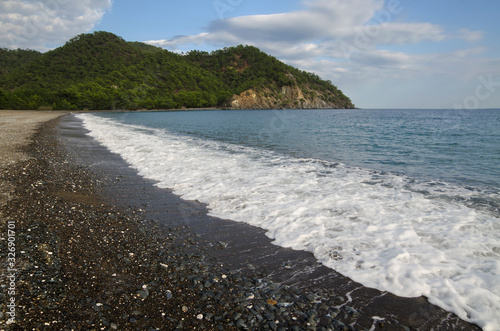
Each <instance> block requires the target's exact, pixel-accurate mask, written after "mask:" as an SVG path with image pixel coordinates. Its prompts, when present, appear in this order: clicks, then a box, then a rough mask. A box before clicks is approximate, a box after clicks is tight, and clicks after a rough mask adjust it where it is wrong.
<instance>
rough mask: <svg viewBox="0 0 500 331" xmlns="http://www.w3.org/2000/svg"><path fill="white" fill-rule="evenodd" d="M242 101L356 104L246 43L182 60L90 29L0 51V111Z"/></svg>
mask: <svg viewBox="0 0 500 331" xmlns="http://www.w3.org/2000/svg"><path fill="white" fill-rule="evenodd" d="M249 96H252V97H253V98H251V100H250V102H249V103H248V102H246V101H248V98H249ZM244 100H246V101H244ZM245 102H246V104H247V106H248V107H246V108H312V107H314V106H315V105H316V106H317V105H319V106H321V107H320V108H353V107H354V106H353V105H352V103H351V101H350V99H349V98H347V97H346V96H345V95H344V94H343V93H342V92H341V91H340V90H338V89H337V88H336V87H335V86H334V85H333V84H331V82H329V81H324V80H321V79H320V78H319V77H318V76H316V75H314V74H310V73H307V72H304V71H300V70H298V69H296V68H293V67H291V66H288V65H286V64H284V63H282V62H280V61H279V60H277V59H276V58H274V57H272V56H269V55H267V54H265V53H263V52H261V51H260V50H259V49H257V48H255V47H251V46H237V47H231V48H225V49H223V50H217V51H214V52H212V53H206V52H199V51H192V52H190V53H188V54H186V55H179V54H176V53H172V52H169V51H166V50H164V49H161V48H158V47H154V46H151V45H147V44H143V43H139V42H126V41H125V40H123V39H122V38H120V37H118V36H116V35H114V34H111V33H108V32H95V33H92V34H82V35H79V36H77V37H75V38H73V39H71V40H69V41H68V42H67V43H66V44H65V45H64V46H62V47H59V48H57V49H55V50H52V51H49V52H47V53H43V54H42V53H39V52H36V51H31V50H6V49H0V109H56V110H57V109H65V110H76V109H89V110H107V109H130V110H135V109H173V108H183V107H187V108H202V107H226V108H245Z"/></svg>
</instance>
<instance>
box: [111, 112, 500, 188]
mask: <svg viewBox="0 0 500 331" xmlns="http://www.w3.org/2000/svg"><path fill="white" fill-rule="evenodd" d="M105 116H106V117H109V118H114V119H117V120H119V121H122V122H123V123H128V124H135V125H145V126H148V127H152V128H167V129H168V130H169V131H170V132H173V133H176V134H181V135H189V136H195V137H199V138H202V139H210V140H215V141H221V142H227V143H232V144H237V145H243V146H249V147H255V148H263V149H268V150H272V151H275V152H278V153H282V154H285V155H289V156H293V157H301V158H316V159H318V160H325V161H331V162H341V163H344V164H346V165H349V166H358V167H366V168H369V169H375V170H381V171H390V172H395V173H401V174H405V175H408V176H412V177H415V178H419V179H428V180H432V179H434V180H444V181H449V182H453V183H461V184H463V185H474V186H475V185H486V186H492V187H497V188H498V187H500V110H498V109H497V110H471V111H458V110H274V111H268V110H251V111H213V110H211V111H190V112H168V113H163V112H160V113H158V112H150V113H140V114H130V113H125V114H121V113H118V114H108V115H105Z"/></svg>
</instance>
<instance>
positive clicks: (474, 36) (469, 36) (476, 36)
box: [458, 29, 484, 41]
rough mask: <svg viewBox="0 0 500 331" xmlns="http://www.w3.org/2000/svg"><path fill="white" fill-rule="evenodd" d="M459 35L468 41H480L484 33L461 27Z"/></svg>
mask: <svg viewBox="0 0 500 331" xmlns="http://www.w3.org/2000/svg"><path fill="white" fill-rule="evenodd" d="M458 32H459V36H460V38H461V39H464V40H466V41H479V40H482V39H483V37H484V35H483V32H482V31H472V30H469V29H460V30H459V31H458Z"/></svg>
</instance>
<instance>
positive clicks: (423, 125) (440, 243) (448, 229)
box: [79, 110, 500, 330]
mask: <svg viewBox="0 0 500 331" xmlns="http://www.w3.org/2000/svg"><path fill="white" fill-rule="evenodd" d="M79 117H80V118H81V119H83V121H84V125H85V127H86V128H87V129H88V130H89V131H90V135H91V136H93V137H94V138H95V139H97V140H98V141H100V142H101V143H102V144H103V145H105V146H107V147H108V148H109V149H110V150H111V151H113V152H116V153H118V154H120V155H121V156H122V157H123V158H124V159H125V161H126V162H128V163H129V164H130V165H131V166H132V167H134V168H136V169H138V171H139V174H140V175H142V176H144V177H147V178H150V179H153V180H156V181H157V183H158V184H157V185H158V186H159V187H164V188H171V189H173V190H174V192H175V193H177V194H179V195H181V196H182V197H183V198H185V199H192V200H199V201H201V202H203V203H206V204H207V206H208V208H209V210H210V213H211V214H212V215H214V216H218V217H222V218H226V219H231V220H234V221H238V222H246V223H249V224H252V225H255V226H258V227H261V228H264V229H266V230H267V235H268V236H269V237H271V238H273V239H274V243H275V244H277V245H281V246H284V247H292V248H294V249H302V250H307V251H310V252H312V253H314V254H315V256H316V257H317V259H318V260H320V261H321V262H322V263H324V264H325V265H326V266H328V267H331V268H333V269H335V270H337V271H339V272H341V273H343V274H344V275H346V276H348V277H351V278H352V279H354V280H355V281H358V282H360V283H362V284H364V285H366V286H371V287H376V288H379V289H381V290H385V291H389V292H392V293H395V294H397V295H402V296H420V295H424V296H426V297H428V298H429V300H430V301H431V302H432V303H435V304H437V305H439V306H441V307H443V308H444V309H447V310H449V311H452V312H454V313H456V314H457V315H458V316H459V317H461V318H463V319H465V320H468V321H471V322H474V323H477V324H479V325H480V326H482V327H483V328H484V329H485V330H498V329H500V110H474V111H472V110H471V111H462V110H274V111H269V110H251V111H214V110H210V111H189V112H186V111H179V112H137V113H128V112H127V113H102V114H97V115H88V114H84V115H79Z"/></svg>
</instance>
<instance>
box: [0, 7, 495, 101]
mask: <svg viewBox="0 0 500 331" xmlns="http://www.w3.org/2000/svg"><path fill="white" fill-rule="evenodd" d="M498 13H500V1H498V0H481V1H477V0H476V1H473V0H434V1H431V0H385V1H384V0H349V1H348V0H287V1H284V0H274V1H269V0H266V1H264V0H183V1H170V0H143V1H137V0H80V1H70V0H30V1H27V0H2V1H1V2H0V47H6V48H17V47H20V48H31V49H37V50H41V51H46V50H50V49H52V48H55V47H58V46H61V45H63V44H64V43H65V42H66V41H67V40H68V39H70V38H71V37H73V36H75V35H78V34H80V33H86V32H92V31H98V30H104V31H109V32H113V33H115V34H117V35H119V36H122V37H123V38H124V39H126V40H129V41H142V42H148V43H150V44H152V45H156V46H159V47H163V48H165V49H168V50H171V51H175V52H182V51H189V50H192V49H199V50H206V51H211V50H215V49H219V48H222V47H225V46H234V45H238V44H249V45H254V46H257V47H259V48H260V49H261V50H263V51H265V52H266V53H268V54H271V55H273V56H275V57H277V58H279V59H280V60H282V61H283V62H285V63H288V64H290V65H293V66H295V67H298V68H300V69H302V70H307V71H312V72H315V73H317V74H318V75H319V76H321V77H322V78H324V79H329V80H331V81H332V82H333V83H334V84H335V85H337V86H338V87H339V88H341V89H342V90H343V91H344V92H345V94H347V95H348V96H349V97H350V98H351V99H352V100H353V102H354V103H355V104H356V106H358V107H362V108H500V21H499V20H498Z"/></svg>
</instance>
